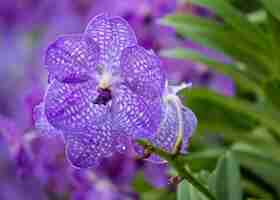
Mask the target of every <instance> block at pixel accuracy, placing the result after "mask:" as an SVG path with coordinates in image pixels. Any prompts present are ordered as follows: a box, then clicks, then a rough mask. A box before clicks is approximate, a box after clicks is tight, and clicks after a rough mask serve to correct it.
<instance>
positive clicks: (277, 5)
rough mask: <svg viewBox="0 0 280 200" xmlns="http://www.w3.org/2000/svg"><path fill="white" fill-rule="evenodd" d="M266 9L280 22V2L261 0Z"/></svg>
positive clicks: (277, 0) (276, 0)
mask: <svg viewBox="0 0 280 200" xmlns="http://www.w3.org/2000/svg"><path fill="white" fill-rule="evenodd" d="M260 1H261V2H262V4H263V5H264V7H265V8H266V9H267V10H268V11H269V12H270V13H271V14H272V15H273V16H274V17H275V18H277V19H278V20H279V21H280V12H279V11H280V1H279V0H260Z"/></svg>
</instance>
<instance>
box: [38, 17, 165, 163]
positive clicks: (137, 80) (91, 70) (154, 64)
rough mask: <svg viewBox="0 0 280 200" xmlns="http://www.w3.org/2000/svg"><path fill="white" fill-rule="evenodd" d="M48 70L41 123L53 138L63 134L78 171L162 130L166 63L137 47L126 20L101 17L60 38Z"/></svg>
mask: <svg viewBox="0 0 280 200" xmlns="http://www.w3.org/2000/svg"><path fill="white" fill-rule="evenodd" d="M45 64H46V68H47V70H48V72H49V77H50V80H49V82H50V84H49V86H48V89H47V91H46V94H45V98H44V102H43V104H42V105H40V106H41V109H42V110H41V112H38V110H37V112H36V113H41V115H39V116H37V117H36V118H37V120H41V122H40V124H45V125H46V124H49V126H51V127H52V128H50V130H52V131H51V132H52V133H53V128H54V129H57V130H58V131H61V132H62V133H63V136H64V138H65V142H66V153H67V156H68V159H69V160H70V162H71V163H72V164H73V165H74V166H76V167H81V168H87V167H91V166H95V165H97V164H98V162H99V161H100V158H103V157H109V156H111V155H112V154H113V153H114V152H116V151H122V150H124V149H126V141H127V138H129V137H132V138H138V137H143V135H151V134H153V133H155V132H156V130H157V129H158V126H159V123H160V114H161V107H160V102H161V96H162V94H163V90H164V85H165V76H164V74H163V72H162V69H161V63H160V60H159V58H158V57H157V56H156V55H155V54H154V53H153V52H152V51H148V50H146V49H144V48H143V47H141V46H139V45H137V40H136V37H135V34H134V32H133V30H132V29H131V27H130V26H129V25H128V23H127V22H126V21H125V20H123V19H122V18H121V17H110V16H109V15H107V14H101V15H98V16H96V17H95V18H93V19H92V20H91V21H90V23H89V24H88V26H87V28H86V30H85V32H84V33H83V34H79V35H67V36H62V37H60V38H58V39H57V40H56V41H55V42H54V43H52V44H51V45H50V46H49V47H48V49H47V52H46V57H45ZM37 109H38V108H37ZM39 109H40V108H39ZM44 114H45V116H44Z"/></svg>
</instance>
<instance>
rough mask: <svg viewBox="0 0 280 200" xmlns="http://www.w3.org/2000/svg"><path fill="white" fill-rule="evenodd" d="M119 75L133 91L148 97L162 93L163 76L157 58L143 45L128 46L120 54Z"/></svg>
mask: <svg viewBox="0 0 280 200" xmlns="http://www.w3.org/2000/svg"><path fill="white" fill-rule="evenodd" d="M121 75H122V77H123V79H124V80H125V81H126V83H127V85H128V86H129V87H130V88H131V90H133V91H134V92H135V93H137V94H139V95H142V96H143V97H145V98H148V99H154V98H157V97H159V96H161V95H162V93H163V89H164V85H165V77H164V73H163V71H162V68H161V62H160V60H159V58H158V57H157V56H156V55H155V54H154V53H153V52H152V51H147V50H146V49H144V48H143V47H140V46H134V47H128V48H126V49H125V50H124V51H123V52H122V56H121Z"/></svg>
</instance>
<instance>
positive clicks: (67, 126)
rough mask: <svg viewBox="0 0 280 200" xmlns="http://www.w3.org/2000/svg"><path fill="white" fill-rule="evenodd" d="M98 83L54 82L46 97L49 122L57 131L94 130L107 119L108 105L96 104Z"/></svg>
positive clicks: (46, 111)
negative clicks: (90, 128) (89, 128)
mask: <svg viewBox="0 0 280 200" xmlns="http://www.w3.org/2000/svg"><path fill="white" fill-rule="evenodd" d="M97 96H98V93H97V91H96V82H95V81H93V80H91V81H87V82H82V83H76V84H65V83H61V82H59V81H53V82H52V84H51V85H50V86H49V88H48V90H47V94H46V97H45V113H46V116H47V119H48V121H49V122H50V123H51V124H52V125H53V126H54V127H55V128H57V129H61V130H68V131H81V130H84V129H85V128H87V127H92V128H94V127H95V126H97V125H98V123H100V122H102V120H104V117H107V113H108V108H109V106H108V105H97V104H94V103H93V102H94V100H95V99H96V98H97Z"/></svg>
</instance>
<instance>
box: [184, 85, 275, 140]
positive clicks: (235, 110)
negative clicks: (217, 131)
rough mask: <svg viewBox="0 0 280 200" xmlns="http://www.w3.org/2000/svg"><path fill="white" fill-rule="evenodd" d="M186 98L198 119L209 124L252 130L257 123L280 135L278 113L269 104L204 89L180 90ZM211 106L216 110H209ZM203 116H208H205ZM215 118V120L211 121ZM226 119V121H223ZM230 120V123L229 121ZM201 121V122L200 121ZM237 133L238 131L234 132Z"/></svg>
mask: <svg viewBox="0 0 280 200" xmlns="http://www.w3.org/2000/svg"><path fill="white" fill-rule="evenodd" d="M182 95H183V96H185V97H186V98H187V101H186V104H188V106H190V107H191V108H192V110H193V111H194V112H195V114H196V115H197V116H198V119H199V120H200V121H201V120H202V119H203V120H205V122H207V120H209V124H211V123H214V122H216V124H217V123H219V121H218V120H222V121H220V122H221V124H222V123H225V122H227V124H226V125H227V126H229V127H230V126H234V128H239V130H242V129H244V128H245V130H252V129H253V128H254V127H256V126H257V125H263V126H264V127H266V128H268V129H271V130H273V131H274V132H275V134H277V136H280V124H279V121H278V119H279V118H280V116H279V113H278V112H277V111H275V109H273V107H270V106H269V105H260V104H259V105H255V104H252V103H249V102H247V101H244V100H241V99H237V98H234V97H225V96H222V95H219V94H217V93H215V92H213V91H210V90H206V89H195V88H193V89H192V90H189V91H185V92H182ZM211 106H216V110H217V111H219V110H220V111H222V112H215V113H213V111H211V110H210V109H211ZM205 116H208V117H206V118H205ZM213 120H215V121H213ZM225 120H226V121H225ZM230 120H231V123H229V122H230ZM200 123H201V122H200ZM236 133H238V132H236Z"/></svg>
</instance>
